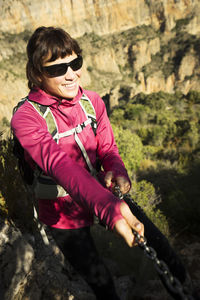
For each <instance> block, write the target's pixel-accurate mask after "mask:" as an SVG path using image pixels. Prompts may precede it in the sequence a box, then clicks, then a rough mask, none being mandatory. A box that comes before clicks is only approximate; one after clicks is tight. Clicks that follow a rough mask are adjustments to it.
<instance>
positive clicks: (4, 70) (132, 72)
mask: <svg viewBox="0 0 200 300" xmlns="http://www.w3.org/2000/svg"><path fill="white" fill-rule="evenodd" d="M0 7H1V9H0V103H1V107H0V120H3V123H6V122H7V120H8V121H9V120H10V118H11V112H12V108H13V106H14V105H15V103H16V102H17V101H18V100H19V99H20V98H22V97H24V96H25V95H26V94H27V92H28V89H27V87H26V76H25V63H26V55H25V49H26V43H27V40H28V38H29V36H30V34H31V33H32V32H33V30H34V29H35V28H36V27H38V26H40V25H45V26H50V25H54V26H61V27H63V28H64V29H66V30H67V31H68V32H70V33H71V35H72V36H74V37H76V38H78V40H79V42H80V44H81V47H82V48H83V54H84V66H83V76H82V78H83V80H82V84H83V86H84V87H86V88H91V89H95V90H96V91H97V92H99V93H100V95H101V96H103V95H105V94H109V95H110V101H111V102H112V103H111V106H112V105H115V104H116V103H117V100H116V99H117V97H118V96H119V90H120V88H121V86H122V85H126V86H129V87H130V88H131V95H132V96H133V95H135V94H137V93H139V92H144V93H152V92H157V91H160V90H163V91H165V92H170V93H173V92H174V91H175V90H181V91H182V92H184V93H187V92H188V91H189V90H190V89H196V90H199V86H200V81H199V74H200V68H199V45H200V41H199V37H200V2H199V1H198V0H174V1H173V0H162V1H160V0H159V1H158V0H140V1H137V0H129V1H128V0H111V1H109V0H76V1H69V0H59V1H58V0H45V1H38V0H35V1H29V0H26V1H25V0H24V1H17V0H13V1H3V0H0ZM112 98H113V100H112ZM1 123H2V122H1ZM0 129H1V128H0Z"/></svg>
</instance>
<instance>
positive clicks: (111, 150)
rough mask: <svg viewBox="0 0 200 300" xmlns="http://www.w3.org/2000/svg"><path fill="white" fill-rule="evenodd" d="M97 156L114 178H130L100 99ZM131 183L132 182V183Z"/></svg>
mask: <svg viewBox="0 0 200 300" xmlns="http://www.w3.org/2000/svg"><path fill="white" fill-rule="evenodd" d="M96 105H97V124H98V126H97V143H98V148H97V152H98V153H97V154H98V157H99V159H100V161H101V163H102V166H103V168H104V170H105V172H107V171H112V172H113V173H114V176H115V177H117V176H123V177H125V178H127V180H129V182H130V179H129V177H128V173H127V171H126V168H125V166H124V163H123V161H122V159H121V157H120V155H119V151H118V148H117V145H116V142H115V139H114V134H113V130H112V127H111V125H110V121H109V119H108V115H107V111H106V107H105V104H104V102H103V100H102V99H101V98H100V97H99V98H98V99H97V104H96ZM130 183H131V182H130Z"/></svg>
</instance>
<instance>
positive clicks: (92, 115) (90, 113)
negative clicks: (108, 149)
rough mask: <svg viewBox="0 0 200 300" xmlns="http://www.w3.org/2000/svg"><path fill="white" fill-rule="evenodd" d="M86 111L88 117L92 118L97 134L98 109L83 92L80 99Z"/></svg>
mask: <svg viewBox="0 0 200 300" xmlns="http://www.w3.org/2000/svg"><path fill="white" fill-rule="evenodd" d="M79 103H80V105H81V107H82V109H83V111H84V113H85V114H86V117H87V119H90V120H91V126H92V130H93V132H94V134H95V135H96V130H97V120H96V111H95V109H94V106H93V104H92V102H91V101H90V99H89V98H88V96H87V95H85V94H83V95H82V97H81V99H80V101H79Z"/></svg>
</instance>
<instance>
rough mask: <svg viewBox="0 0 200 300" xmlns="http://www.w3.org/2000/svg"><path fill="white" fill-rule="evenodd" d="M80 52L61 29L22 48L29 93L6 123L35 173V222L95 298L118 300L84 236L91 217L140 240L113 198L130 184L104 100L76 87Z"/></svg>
mask: <svg viewBox="0 0 200 300" xmlns="http://www.w3.org/2000/svg"><path fill="white" fill-rule="evenodd" d="M81 53H82V51H81V49H80V47H79V45H78V43H77V41H76V40H74V39H73V38H72V37H71V36H70V35H69V34H68V33H67V32H65V31H64V30H62V29H61V28H54V27H39V28H38V29H36V31H35V32H34V33H33V35H32V37H31V38H30V40H29V42H28V45H27V55H28V62H27V69H26V70H27V78H28V86H29V88H30V92H29V94H28V97H27V98H26V100H25V101H24V102H23V105H21V106H20V107H19V109H17V111H16V112H15V114H14V116H13V118H12V121H11V125H12V129H13V132H14V135H15V137H16V138H17V139H18V141H19V142H20V144H21V145H22V147H23V149H24V155H25V159H26V161H27V162H28V163H29V165H30V166H31V167H32V169H33V170H37V172H35V173H34V175H35V176H34V177H35V179H34V182H33V187H34V188H35V190H34V192H35V195H36V197H37V199H38V207H39V218H40V221H41V222H43V223H44V224H46V225H47V226H49V228H50V230H51V232H52V235H53V237H54V239H55V241H56V242H57V244H58V246H59V247H60V249H61V251H62V252H63V254H64V255H65V257H66V259H67V260H69V262H70V263H71V264H72V265H73V266H74V268H75V269H76V270H77V271H78V272H79V273H80V274H81V275H82V276H83V278H84V279H85V280H86V281H87V282H88V284H89V285H90V286H91V288H92V289H93V291H94V293H95V295H96V297H97V299H101V300H102V299H105V300H106V299H109V300H114V299H115V300H117V299H119V298H118V296H117V294H116V292H115V288H114V284H113V281H112V278H111V275H110V273H109V271H108V270H107V268H106V267H105V266H104V264H103V262H102V261H101V259H100V258H99V255H98V253H97V250H96V248H95V245H94V242H93V240H92V237H91V235H90V226H91V225H92V224H93V215H94V214H95V215H96V216H97V217H98V218H99V219H100V221H101V223H102V224H104V225H106V226H107V227H108V228H110V229H111V230H112V229H115V230H116V231H117V232H118V233H119V234H120V235H121V236H122V237H123V238H124V239H125V241H126V242H127V244H128V245H129V246H131V247H132V246H133V245H134V244H135V239H134V235H133V232H132V229H134V230H135V231H137V232H138V233H139V234H141V235H143V234H144V226H143V224H142V223H141V222H140V221H138V220H137V219H136V217H135V216H134V215H133V214H132V213H131V211H130V209H129V207H128V206H127V204H126V203H125V202H124V201H123V200H120V199H119V198H117V197H116V196H115V195H114V194H113V189H114V187H115V186H116V185H117V186H119V188H120V190H121V192H122V193H127V192H128V191H129V190H130V185H131V184H130V179H129V177H128V174H127V171H126V169H125V166H124V163H123V161H122V159H121V157H120V155H119V153H118V149H117V146H116V143H115V140H114V136H113V131H112V128H111V125H110V122H109V119H108V116H107V113H106V108H105V104H104V102H103V100H102V99H101V98H100V96H99V95H98V94H97V93H95V92H93V91H88V90H85V89H83V88H82V87H81V86H80V77H81V67H82V63H83V59H82V55H81ZM97 157H98V160H97ZM99 163H100V165H101V168H99ZM38 170H39V172H38ZM100 170H101V171H100ZM97 178H99V181H98V180H97ZM100 182H101V183H100Z"/></svg>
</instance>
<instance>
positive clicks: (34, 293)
mask: <svg viewBox="0 0 200 300" xmlns="http://www.w3.org/2000/svg"><path fill="white" fill-rule="evenodd" d="M20 229H21V230H22V231H21V230H20ZM22 232H23V234H22ZM93 234H94V236H96V239H97V240H98V242H100V240H101V246H102V243H105V242H108V241H109V243H112V244H115V243H116V242H115V241H114V240H112V239H111V236H109V237H108V236H107V235H108V232H107V233H106V234H105V231H104V232H102V230H100V232H99V230H97V229H93ZM47 235H48V239H49V242H50V244H49V245H48V246H47V245H46V244H45V243H44V241H43V239H42V238H41V235H40V233H39V231H38V230H36V228H35V229H34V230H33V231H32V232H31V233H30V232H29V233H28V232H27V231H26V229H25V228H23V227H22V224H21V225H20V226H16V224H14V223H11V222H6V221H5V220H4V221H3V220H2V219H1V222H0V270H1V272H0V298H1V299H4V300H16V299H18V300H24V299H29V300H35V299H37V300H55V299H58V300H95V299H96V298H95V296H94V295H93V293H92V291H91V290H90V288H89V287H88V286H87V285H86V283H85V282H84V281H83V280H82V278H81V277H80V276H79V275H78V274H77V273H76V272H75V271H74V270H73V268H72V267H71V266H70V265H69V264H68V262H67V261H66V260H64V258H63V255H62V254H61V252H60V251H59V249H58V248H57V247H56V245H55V243H54V241H53V240H52V238H51V236H50V235H49V234H48V230H47ZM99 239H100V240H99ZM106 239H108V240H107V241H106ZM177 243H178V244H179V253H180V254H181V256H182V259H183V261H184V263H185V265H186V266H187V268H188V270H189V273H190V274H191V276H192V278H193V282H194V285H195V286H196V287H199V286H200V274H199V263H200V254H199V253H200V241H199V239H196V240H195V239H194V237H193V240H188V243H186V240H185V239H183V241H180V240H179V241H178V242H177ZM117 245H118V246H119V245H120V254H121V256H119V255H118V259H119V262H118V265H117V264H116V262H114V261H113V260H111V259H108V258H106V259H105V258H104V259H105V260H106V264H107V266H108V267H109V269H110V271H111V273H112V275H113V278H114V281H115V285H116V289H117V291H118V294H119V296H120V299H121V300H127V299H135V298H139V299H141V300H142V299H144V300H145V299H149V300H156V299H157V300H160V299H163V300H169V299H171V297H170V296H169V295H168V294H167V292H166V290H165V289H164V287H163V285H162V284H161V282H160V280H159V279H158V278H157V277H156V276H155V275H153V274H154V273H152V271H153V269H152V264H151V262H150V260H147V259H146V258H145V256H144V255H143V253H142V252H141V251H142V250H139V249H137V248H135V249H133V250H135V252H134V254H132V255H130V254H131V251H133V250H128V249H127V247H126V248H125V247H124V244H119V243H118V244H117ZM113 250H114V249H113ZM137 250H138V251H137ZM101 252H102V251H101ZM118 252H119V251H117V250H116V249H115V252H114V253H113V254H112V256H113V257H115V258H116V257H117V256H116V254H117V253H118ZM102 253H103V252H102ZM102 253H101V254H102ZM118 254H119V253H118ZM139 254H140V255H139ZM138 255H139V256H138ZM127 258H129V260H130V263H129V265H130V266H132V265H133V266H134V264H135V267H133V269H132V270H131V271H130V270H129V271H128V269H130V267H129V268H127V270H125V265H126V264H127ZM120 260H121V261H120ZM133 260H134V261H135V262H134V263H133ZM124 262H125V264H124ZM120 263H121V265H123V267H122V269H123V271H122V270H120ZM138 264H139V269H138V267H137V266H138ZM122 273H126V275H123V274H122ZM141 287H142V288H141Z"/></svg>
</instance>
